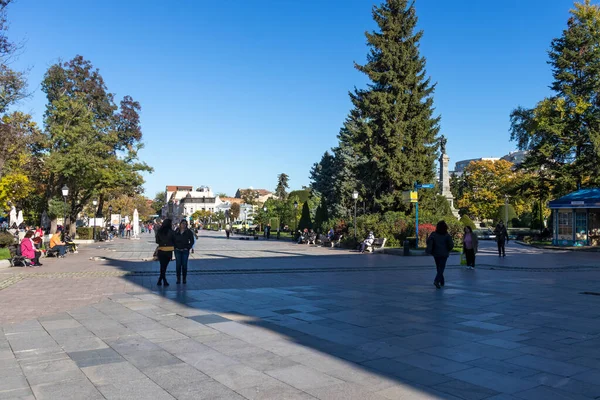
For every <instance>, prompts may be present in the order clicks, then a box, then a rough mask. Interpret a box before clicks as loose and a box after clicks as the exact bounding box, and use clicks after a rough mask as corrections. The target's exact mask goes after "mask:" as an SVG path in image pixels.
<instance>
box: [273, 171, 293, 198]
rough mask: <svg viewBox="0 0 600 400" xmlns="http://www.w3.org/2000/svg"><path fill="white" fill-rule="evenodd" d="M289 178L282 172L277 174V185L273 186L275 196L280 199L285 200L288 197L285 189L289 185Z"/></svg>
mask: <svg viewBox="0 0 600 400" xmlns="http://www.w3.org/2000/svg"><path fill="white" fill-rule="evenodd" d="M289 180H290V178H289V176H287V174H284V173H283V172H282V173H281V174H279V175H277V187H276V188H275V196H277V198H279V199H280V200H286V199H287V197H288V194H287V189H289V187H290V185H289V183H288V181H289Z"/></svg>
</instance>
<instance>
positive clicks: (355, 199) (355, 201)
mask: <svg viewBox="0 0 600 400" xmlns="http://www.w3.org/2000/svg"><path fill="white" fill-rule="evenodd" d="M352 198H353V199H354V238H355V239H356V207H357V205H358V192H357V191H356V190H355V191H354V192H353V193H352Z"/></svg>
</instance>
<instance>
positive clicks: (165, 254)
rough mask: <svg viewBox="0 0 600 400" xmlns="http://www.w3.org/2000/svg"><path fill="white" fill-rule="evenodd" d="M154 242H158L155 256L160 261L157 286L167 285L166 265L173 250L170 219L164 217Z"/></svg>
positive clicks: (173, 243) (173, 234)
mask: <svg viewBox="0 0 600 400" xmlns="http://www.w3.org/2000/svg"><path fill="white" fill-rule="evenodd" d="M156 244H158V249H157V254H156V255H157V257H158V262H159V263H160V277H159V278H158V283H157V284H156V285H157V286H161V285H163V284H164V285H165V286H169V282H167V278H166V275H167V267H168V266H169V262H170V261H171V258H173V250H175V233H174V232H173V223H172V222H171V220H170V219H168V218H167V219H165V220H164V221H163V223H162V225H161V226H160V229H159V230H158V231H157V232H156Z"/></svg>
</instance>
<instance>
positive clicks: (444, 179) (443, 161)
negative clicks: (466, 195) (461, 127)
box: [440, 135, 459, 218]
mask: <svg viewBox="0 0 600 400" xmlns="http://www.w3.org/2000/svg"><path fill="white" fill-rule="evenodd" d="M446 142H447V139H446V138H445V137H444V135H442V137H441V138H440V149H441V152H442V155H441V156H440V185H441V193H440V194H441V195H442V196H444V197H445V198H446V200H448V203H450V209H451V210H452V214H454V216H455V217H456V218H459V214H458V210H457V209H456V208H454V196H452V191H451V190H450V170H449V168H448V165H449V164H450V157H448V154H446Z"/></svg>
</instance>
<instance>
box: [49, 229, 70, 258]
mask: <svg viewBox="0 0 600 400" xmlns="http://www.w3.org/2000/svg"><path fill="white" fill-rule="evenodd" d="M60 236H61V231H60V229H57V230H56V233H55V234H54V235H52V237H51V238H50V250H58V256H59V257H61V258H63V257H64V256H65V253H66V252H67V248H66V247H65V245H66V244H65V243H64V242H63V241H62V240H61V239H60Z"/></svg>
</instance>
